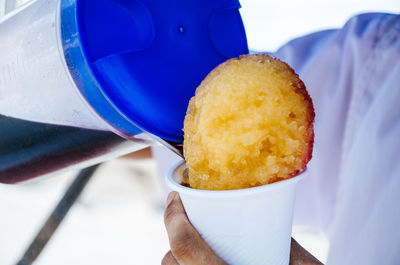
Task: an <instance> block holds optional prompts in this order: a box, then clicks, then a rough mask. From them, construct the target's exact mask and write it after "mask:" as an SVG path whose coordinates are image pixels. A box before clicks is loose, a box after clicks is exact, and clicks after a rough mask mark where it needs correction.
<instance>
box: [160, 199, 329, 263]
mask: <svg viewBox="0 0 400 265" xmlns="http://www.w3.org/2000/svg"><path fill="white" fill-rule="evenodd" d="M164 222H165V227H166V229H167V233H168V238H169V244H170V246H171V250H170V251H168V253H167V254H165V256H164V258H163V260H162V262H161V264H162V265H226V263H225V262H224V261H223V260H222V259H221V258H220V257H218V256H217V254H215V253H214V251H213V250H212V249H211V248H210V247H209V246H208V245H207V243H206V242H205V241H204V240H203V239H202V238H201V236H200V234H199V233H198V232H197V231H196V229H194V227H193V226H192V225H191V223H190V222H189V219H188V218H187V216H186V212H185V210H184V208H183V206H182V202H181V199H180V197H179V195H178V193H176V192H171V193H170V194H169V196H168V199H167V208H166V210H165V213H164ZM290 265H323V264H322V263H321V262H319V261H318V260H317V259H316V258H315V257H314V256H312V255H311V254H310V253H309V252H307V251H306V250H305V249H304V248H303V247H301V246H300V245H299V244H298V243H297V242H296V241H295V240H294V239H292V243H291V253H290Z"/></svg>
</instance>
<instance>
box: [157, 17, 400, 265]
mask: <svg viewBox="0 0 400 265" xmlns="http://www.w3.org/2000/svg"><path fill="white" fill-rule="evenodd" d="M274 55H275V56H277V57H279V58H281V59H282V60H284V61H286V62H288V63H289V64H290V65H291V66H292V67H293V68H294V69H295V70H296V72H297V73H298V74H299V75H300V78H301V79H302V80H303V81H304V83H305V84H306V87H307V89H308V91H309V92H310V95H311V97H312V99H313V102H314V106H315V112H316V121H315V145H314V152H313V159H312V160H311V162H310V163H309V165H308V176H307V177H306V178H304V179H303V180H302V181H301V182H300V183H299V187H298V193H297V198H296V207H295V215H294V224H295V225H296V224H297V225H306V226H313V227H318V228H321V229H322V230H323V231H324V232H325V233H326V234H327V235H328V237H329V239H330V250H329V254H328V260H327V265H355V264H363V265H376V264H385V265H386V264H388V265H392V264H393V265H395V264H396V265H398V264H400V227H399V226H400V16H399V15H388V14H364V15H359V16H357V17H354V18H352V19H351V20H349V22H348V23H347V24H346V25H345V26H344V27H343V28H342V29H340V30H329V31H323V32H318V33H314V34H311V35H308V36H305V37H302V38H299V39H295V40H293V41H291V42H289V43H288V44H287V45H285V46H283V47H282V48H281V49H279V50H278V51H277V52H276V53H275V54H274ZM155 153H156V154H157V153H159V151H157V150H155ZM167 156H168V155H167V154H164V155H162V157H160V156H159V155H158V156H157V157H158V158H159V160H161V168H160V169H161V170H162V171H166V168H169V167H171V166H172V165H173V164H174V163H176V160H177V158H173V160H170V159H167Z"/></svg>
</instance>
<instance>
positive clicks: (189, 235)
mask: <svg viewBox="0 0 400 265" xmlns="http://www.w3.org/2000/svg"><path fill="white" fill-rule="evenodd" d="M169 201H170V202H169V203H168V205H167V209H166V210H165V214H164V222H165V227H166V228H167V233H168V237H169V243H170V246H171V253H172V255H173V256H174V258H175V260H176V261H177V262H178V263H179V264H191V265H200V264H201V265H203V264H208V265H214V264H218V265H220V264H226V263H225V262H223V261H222V260H221V259H220V258H219V257H218V256H217V255H216V254H215V253H214V251H212V249H211V248H210V247H209V246H208V245H207V244H206V243H205V242H204V240H203V239H202V238H201V236H200V235H199V233H198V232H197V231H196V230H195V229H194V228H193V226H192V225H191V224H190V222H189V220H188V218H187V216H186V213H185V210H184V208H183V205H182V202H181V199H180V197H179V195H178V193H176V192H173V193H171V194H170V195H169Z"/></svg>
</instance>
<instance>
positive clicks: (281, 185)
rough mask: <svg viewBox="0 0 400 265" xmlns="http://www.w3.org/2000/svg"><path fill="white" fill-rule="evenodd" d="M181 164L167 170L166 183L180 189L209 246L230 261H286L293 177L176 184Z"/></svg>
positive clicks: (240, 264) (235, 264)
mask: <svg viewBox="0 0 400 265" xmlns="http://www.w3.org/2000/svg"><path fill="white" fill-rule="evenodd" d="M185 169H186V166H185V163H184V162H181V163H179V164H178V165H176V166H175V167H174V168H172V169H171V171H170V173H169V174H168V178H167V184H168V186H169V187H170V188H171V189H172V190H175V191H177V192H178V193H179V195H180V197H181V199H182V203H183V206H184V208H185V210H186V213H187V216H188V218H189V220H190V222H191V223H192V225H193V226H194V227H195V228H196V230H197V231H198V232H199V233H200V235H201V236H202V237H203V239H204V240H205V241H206V242H207V243H208V244H209V245H210V247H211V248H212V249H213V250H214V251H215V252H216V253H217V254H218V255H219V256H220V257H221V258H222V259H223V260H224V261H225V262H227V263H228V264H231V265H256V264H260V265H261V264H263V265H266V264H267V265H288V264H289V255H290V241H291V232H292V216H293V205H294V198H295V190H296V184H297V182H298V181H299V180H300V179H301V178H302V175H299V176H297V177H295V178H291V179H288V180H284V181H280V182H276V183H273V184H269V185H265V186H260V187H255V188H249V189H241V190H229V191H208V190H196V189H192V188H188V187H185V186H182V185H180V184H179V183H180V182H181V179H182V175H183V173H184V171H185Z"/></svg>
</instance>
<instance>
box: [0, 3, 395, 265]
mask: <svg viewBox="0 0 400 265" xmlns="http://www.w3.org/2000/svg"><path fill="white" fill-rule="evenodd" d="M27 2H30V0H0V18H1V17H2V16H3V15H5V14H7V13H9V12H10V11H12V10H14V9H16V8H18V7H21V6H22V5H24V4H25V3H27ZM241 4H242V9H241V12H242V16H243V21H244V24H245V27H246V32H247V37H248V42H249V47H250V49H251V50H254V51H274V50H276V49H277V48H278V47H279V46H281V45H282V44H284V43H285V42H287V41H288V40H290V39H292V38H294V37H298V36H301V35H304V34H307V33H310V32H313V31H316V30H322V29H327V28H337V27H341V26H342V25H343V24H344V23H345V21H346V20H347V19H348V18H349V17H350V16H352V15H354V14H357V13H361V12H371V11H386V12H395V13H399V12H400V2H399V0H307V1H299V0H279V1H278V0H242V1H241ZM0 38H1V36H0ZM0 130H1V128H0ZM167 152H168V151H165V150H160V148H156V155H157V156H160V154H161V156H163V157H165V156H168V155H165V153H167ZM163 153H164V155H163ZM171 159H172V160H175V161H176V160H177V158H176V157H172V158H171ZM172 163H173V162H172ZM170 164H171V163H170V162H167V161H165V160H164V163H163V164H162V165H161V167H159V168H157V166H158V165H157V164H156V162H155V160H153V158H146V159H140V160H137V159H132V158H130V159H128V158H123V159H117V160H114V161H110V162H108V163H106V164H104V165H103V166H102V167H101V168H100V169H99V170H98V172H97V173H96V174H95V176H94V177H93V179H92V180H91V181H90V182H89V185H88V187H87V189H86V190H85V191H84V193H83V195H82V197H81V198H80V199H79V200H78V202H77V203H76V204H75V205H74V207H73V208H72V209H71V211H70V213H69V214H68V216H67V217H66V219H65V220H64V222H63V223H62V224H61V226H60V228H59V229H58V230H57V232H56V233H55V235H54V237H53V238H52V239H51V241H50V242H49V244H48V246H47V247H46V248H45V250H44V251H43V252H42V255H41V256H40V257H39V259H38V260H37V262H36V263H35V264H37V265H71V264H74V265H92V264H96V265H103V264H104V265H105V264H144V265H147V264H150V265H151V264H160V261H161V259H162V257H163V255H164V254H165V253H166V252H167V250H168V249H169V247H168V240H167V236H166V233H165V230H164V226H163V221H162V214H163V209H164V197H165V194H164V192H163V189H162V184H161V185H160V182H159V181H158V175H159V174H161V173H160V172H164V171H165V169H166V168H168V167H169V165H170ZM75 174H76V172H69V173H64V174H62V175H59V176H55V177H52V178H48V179H39V180H37V181H34V182H29V183H23V184H19V185H13V186H10V185H1V184H0V265H11V264H15V262H16V261H17V260H18V259H19V258H20V257H21V255H22V254H23V252H24V250H25V249H26V247H27V246H28V244H29V243H30V241H31V240H32V237H33V236H35V234H36V233H37V231H38V229H39V228H40V227H41V225H42V224H43V222H44V221H45V220H46V218H47V216H48V214H49V213H50V212H51V211H52V209H53V207H54V206H55V205H56V203H57V202H58V200H59V199H60V197H61V196H62V194H63V192H64V191H65V189H66V187H67V186H68V185H69V183H70V182H71V181H72V180H73V177H74V175H75ZM294 236H295V237H296V238H297V239H299V241H300V242H301V243H302V244H303V245H304V246H305V247H306V248H307V249H308V250H310V251H311V252H312V253H314V254H315V255H316V256H317V257H318V258H319V259H321V260H322V261H324V260H325V257H326V254H327V249H328V243H327V241H326V239H325V238H324V236H323V235H321V234H320V233H318V231H313V230H309V229H307V228H295V229H294Z"/></svg>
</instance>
